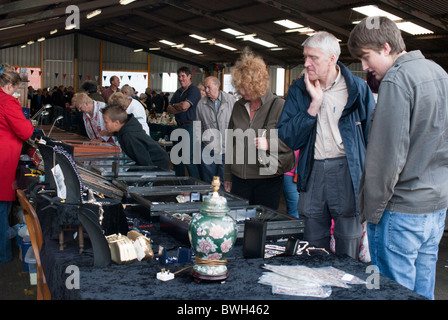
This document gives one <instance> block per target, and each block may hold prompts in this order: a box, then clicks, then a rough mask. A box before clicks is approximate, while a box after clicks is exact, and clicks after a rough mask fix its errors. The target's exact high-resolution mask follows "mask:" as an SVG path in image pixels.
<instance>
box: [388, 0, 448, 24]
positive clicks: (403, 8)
mask: <svg viewBox="0 0 448 320" xmlns="http://www.w3.org/2000/svg"><path fill="white" fill-rule="evenodd" d="M380 2H381V3H382V4H385V5H388V6H390V7H392V8H394V9H396V10H398V11H400V12H404V13H406V14H408V15H410V16H413V17H416V18H417V19H419V20H421V21H423V22H426V23H427V24H430V25H432V26H436V27H437V28H440V29H442V30H445V31H446V30H448V24H447V23H444V22H443V21H441V20H439V19H434V18H432V17H431V16H430V15H428V14H426V13H424V12H422V11H420V10H417V9H415V8H412V7H410V6H409V5H407V4H405V3H403V2H402V1H396V0H380Z"/></svg>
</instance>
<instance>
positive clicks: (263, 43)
mask: <svg viewBox="0 0 448 320" xmlns="http://www.w3.org/2000/svg"><path fill="white" fill-rule="evenodd" d="M248 41H252V42H255V43H257V44H259V45H261V46H264V47H268V48H274V47H277V45H276V44H274V43H271V42H268V41H265V40H262V39H259V38H251V39H248Z"/></svg>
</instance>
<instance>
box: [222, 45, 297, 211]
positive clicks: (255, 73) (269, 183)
mask: <svg viewBox="0 0 448 320" xmlns="http://www.w3.org/2000/svg"><path fill="white" fill-rule="evenodd" d="M232 81H233V83H234V87H235V89H236V90H237V91H238V93H239V94H240V95H241V96H242V98H241V99H240V100H238V101H237V102H236V103H235V105H234V107H233V111H232V115H231V117H230V121H229V126H228V129H229V130H228V132H227V139H226V141H227V143H226V150H231V152H226V164H225V166H224V188H225V190H226V191H228V192H232V193H233V194H235V195H238V196H240V197H243V198H245V199H248V200H249V204H251V205H264V206H266V207H270V208H272V209H277V208H278V205H279V202H280V197H281V194H282V191H283V172H286V171H288V169H289V170H291V169H292V167H293V166H294V154H293V152H292V150H291V149H289V148H288V147H287V146H286V145H285V144H284V143H283V142H282V141H281V140H279V139H278V138H277V135H276V134H275V133H276V129H275V128H276V126H277V120H278V118H279V117H280V114H281V113H282V110H283V105H284V103H285V101H284V100H283V99H282V98H279V97H276V96H275V95H274V94H273V93H272V92H270V91H269V73H268V70H267V67H266V64H265V62H264V61H263V59H262V58H261V57H259V56H256V55H255V54H254V53H253V52H252V51H250V50H249V49H247V48H246V49H245V50H244V51H243V54H242V56H241V57H240V59H239V60H238V61H237V62H236V64H235V66H234V67H233V69H232ZM265 123H266V127H264V124H265ZM272 134H273V135H272ZM227 148H228V149H227ZM280 153H284V154H288V156H287V161H286V162H284V163H280V162H279V161H278V155H279V154H280ZM263 155H265V157H264V158H263ZM267 155H269V161H268V162H269V166H270V168H276V169H274V170H266V168H265V167H264V165H266V164H267V163H262V162H266V159H268V158H267V157H266V156H267ZM263 159H265V160H264V161H262V160H263ZM277 169H278V170H277ZM282 170H283V171H282Z"/></svg>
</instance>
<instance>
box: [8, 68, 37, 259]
mask: <svg viewBox="0 0 448 320" xmlns="http://www.w3.org/2000/svg"><path fill="white" fill-rule="evenodd" d="M20 82H21V79H20V76H19V74H18V73H17V72H15V71H14V69H13V68H11V67H10V66H9V65H8V64H5V63H3V64H0V137H1V140H2V150H3V152H0V168H1V169H0V263H5V262H8V261H10V260H11V259H12V250H11V241H10V239H9V236H8V229H9V214H10V212H11V206H12V202H13V201H14V200H15V198H16V193H15V192H16V186H15V177H16V170H17V165H18V164H19V159H20V153H21V151H22V146H23V142H24V141H26V140H28V139H29V138H30V137H31V135H32V134H33V131H34V128H33V125H32V124H31V122H30V120H28V119H26V118H25V116H24V114H23V111H22V106H21V105H20V103H19V102H18V100H17V99H16V98H14V97H13V96H12V95H13V94H14V92H15V91H16V90H17V88H18V86H19V84H20Z"/></svg>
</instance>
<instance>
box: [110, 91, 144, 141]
mask: <svg viewBox="0 0 448 320" xmlns="http://www.w3.org/2000/svg"><path fill="white" fill-rule="evenodd" d="M123 88H124V91H125V92H128V94H126V93H124V92H116V93H114V94H112V95H111V96H110V98H109V104H119V105H121V106H122V107H123V109H124V110H126V112H127V113H128V114H133V115H134V117H135V118H136V119H137V120H138V122H140V125H141V126H142V128H143V130H145V132H146V134H147V135H149V126H148V122H147V117H146V110H145V107H143V105H142V104H141V103H140V102H139V101H137V100H136V99H134V98H132V96H131V95H129V93H132V94H133V92H134V90H132V88H131V87H129V86H126V85H124V86H123ZM127 90H129V91H127Z"/></svg>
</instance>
